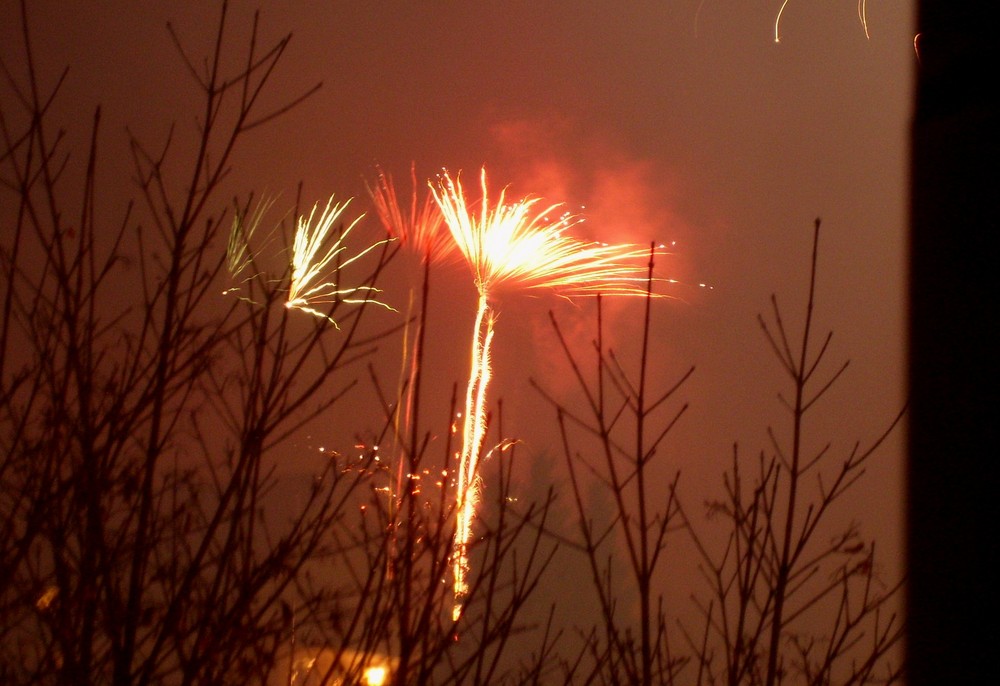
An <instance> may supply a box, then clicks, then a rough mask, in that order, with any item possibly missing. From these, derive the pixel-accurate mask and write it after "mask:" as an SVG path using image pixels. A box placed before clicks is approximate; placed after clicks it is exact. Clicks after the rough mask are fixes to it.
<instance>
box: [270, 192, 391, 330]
mask: <svg viewBox="0 0 1000 686" xmlns="http://www.w3.org/2000/svg"><path fill="white" fill-rule="evenodd" d="M350 202H351V201H350V199H348V200H347V201H345V202H343V203H336V204H335V203H334V202H333V196H331V197H330V199H329V200H328V201H327V203H326V208H324V210H323V212H322V213H321V214H320V216H319V219H318V221H317V222H316V225H315V226H313V218H314V217H315V215H316V209H317V208H318V207H319V205H318V204H316V205H313V208H312V211H311V212H310V213H309V217H308V218H307V217H299V219H298V222H297V225H296V228H295V240H294V242H293V244H292V278H291V285H290V286H289V289H288V301H287V302H286V303H285V307H287V308H289V309H292V308H295V309H299V310H302V311H303V312H308V313H309V314H312V315H315V316H317V317H321V318H323V319H327V320H329V321H330V322H331V323H332V324H333V325H334V326H336V325H337V322H335V321H334V320H333V319H332V318H331V317H330V316H329V315H328V314H326V313H324V312H321V311H320V310H318V309H316V307H317V306H319V305H323V304H332V303H336V302H345V303H373V304H375V305H380V306H382V307H385V308H386V309H390V310H391V309H393V308H391V307H389V306H388V305H386V304H385V303H383V302H379V301H378V300H373V299H372V298H371V294H372V293H378V292H380V291H379V290H378V289H377V288H375V287H374V286H353V287H342V286H341V285H340V284H339V283H338V282H336V281H329V280H324V279H326V278H328V277H327V276H324V275H325V274H327V273H328V272H329V270H330V269H331V266H330V265H331V263H334V266H333V271H335V272H337V273H338V275H339V273H340V272H341V270H343V269H344V268H345V267H348V266H349V265H351V264H352V263H354V262H356V261H357V260H359V259H361V258H362V257H364V256H365V255H366V254H368V253H369V252H370V251H372V250H374V249H375V248H377V247H378V246H380V245H384V244H385V243H386V240H391V239H386V240H381V241H378V242H377V243H374V244H373V245H370V246H368V247H367V248H365V249H364V250H362V251H361V252H359V253H358V254H356V255H354V256H352V257H348V258H346V259H344V258H343V253H344V252H345V251H346V250H347V248H346V247H345V246H344V240H345V239H346V238H347V236H348V234H350V232H351V231H352V230H353V229H354V227H355V226H357V224H358V222H359V221H361V218H362V217H364V215H363V214H362V215H360V216H358V218H357V219H355V220H354V221H353V222H351V223H350V224H349V225H348V226H347V228H346V229H343V230H341V231H337V232H334V231H333V227H334V225H335V224H336V222H337V220H338V219H339V218H340V215H341V214H342V213H343V211H344V209H346V207H347V205H348V204H349V203H350ZM331 233H333V234H334V236H333V237H332V238H331Z"/></svg>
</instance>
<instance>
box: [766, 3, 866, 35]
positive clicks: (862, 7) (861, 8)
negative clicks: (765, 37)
mask: <svg viewBox="0 0 1000 686" xmlns="http://www.w3.org/2000/svg"><path fill="white" fill-rule="evenodd" d="M787 4H788V0H783V2H782V3H781V7H780V8H778V14H777V16H775V18H774V42H775V43H780V42H781V37H780V35H779V32H780V29H779V25H780V24H781V15H782V14H783V13H784V11H785V6H786V5H787ZM858 20H859V21H860V22H861V28H862V29H864V32H865V38H867V39H868V40H871V36H870V35H869V34H868V0H858Z"/></svg>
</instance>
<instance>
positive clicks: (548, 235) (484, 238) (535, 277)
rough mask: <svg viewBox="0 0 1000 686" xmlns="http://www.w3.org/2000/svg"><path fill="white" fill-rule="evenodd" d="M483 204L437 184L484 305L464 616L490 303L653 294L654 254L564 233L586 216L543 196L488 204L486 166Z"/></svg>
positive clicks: (473, 416)
mask: <svg viewBox="0 0 1000 686" xmlns="http://www.w3.org/2000/svg"><path fill="white" fill-rule="evenodd" d="M480 184H481V186H482V200H481V202H480V205H479V208H478V212H474V211H473V210H471V209H470V208H469V205H468V203H467V202H466V198H465V192H464V189H463V188H462V183H461V180H460V179H459V178H458V177H456V178H455V179H454V180H452V178H451V177H450V176H449V175H448V174H447V173H444V174H442V175H441V176H440V177H439V179H438V183H437V185H436V187H435V185H433V184H432V185H431V190H432V192H433V194H434V199H435V201H437V204H438V206H439V207H440V208H441V212H442V214H443V215H444V220H445V223H446V224H447V225H448V228H449V230H450V231H451V235H452V238H454V240H455V244H456V245H457V247H458V249H459V251H460V252H461V253H462V255H464V256H465V259H466V261H467V262H468V263H469V266H470V267H471V268H472V273H473V277H474V279H475V284H476V289H477V291H478V292H479V305H478V309H477V311H476V324H475V330H474V332H473V339H472V359H471V366H470V373H469V384H468V387H467V389H466V396H465V415H464V418H463V419H464V425H463V429H462V452H461V454H460V456H459V464H458V482H457V485H456V490H457V493H456V503H455V509H456V530H455V550H454V553H453V560H452V573H453V576H454V588H455V606H454V609H453V612H452V616H453V619H455V620H457V619H458V618H459V616H460V615H461V612H462V603H463V601H464V598H465V596H466V595H467V594H468V592H469V584H468V580H467V576H468V572H469V559H468V543H469V541H470V540H471V537H472V518H473V515H474V514H475V510H476V503H477V501H478V498H479V479H478V468H479V461H480V455H481V453H482V447H483V440H484V438H485V434H486V392H487V388H488V386H489V382H490V377H491V367H490V347H491V344H492V342H493V335H494V323H495V321H496V315H495V312H494V309H493V307H492V306H491V305H490V298H491V296H492V295H493V294H494V291H495V289H497V288H499V287H501V286H505V285H506V286H518V287H520V288H532V289H535V288H546V289H551V290H554V291H558V292H560V293H562V294H564V295H596V294H598V293H603V294H607V295H643V296H645V295H647V294H648V293H649V289H648V287H647V286H648V277H647V269H648V259H649V258H650V250H649V249H648V248H643V247H640V246H636V245H608V244H605V243H588V242H585V241H581V240H579V239H577V238H573V237H571V236H567V235H565V233H564V232H565V231H566V230H567V229H570V228H572V227H573V226H575V225H576V224H578V223H579V222H580V221H581V219H580V218H579V217H577V216H574V215H570V214H567V213H560V214H559V216H558V218H557V219H554V220H552V219H549V215H550V214H553V213H556V212H557V211H560V210H561V206H560V205H551V206H549V207H547V208H546V209H544V210H542V211H538V210H537V209H536V205H537V203H538V202H539V199H538V198H533V197H526V198H523V199H521V200H518V201H516V202H508V201H507V200H506V189H504V190H501V191H500V195H499V197H498V198H497V200H496V202H495V203H493V204H492V205H491V204H490V202H489V198H488V193H487V183H486V169H485V168H484V169H483V170H482V172H481V174H480Z"/></svg>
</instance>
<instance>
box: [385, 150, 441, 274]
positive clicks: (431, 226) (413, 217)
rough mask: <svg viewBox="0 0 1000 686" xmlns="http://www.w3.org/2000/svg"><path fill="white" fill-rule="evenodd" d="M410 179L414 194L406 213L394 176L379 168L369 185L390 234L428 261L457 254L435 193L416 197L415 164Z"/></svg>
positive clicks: (411, 169)
mask: <svg viewBox="0 0 1000 686" xmlns="http://www.w3.org/2000/svg"><path fill="white" fill-rule="evenodd" d="M410 179H411V183H412V184H413V195H412V196H411V198H410V211H409V213H408V214H404V213H403V210H402V209H401V208H400V205H399V199H398V197H397V195H396V187H395V185H394V184H393V181H392V177H391V176H389V175H388V174H386V173H385V172H383V171H382V170H381V169H379V171H378V179H377V180H376V182H375V186H374V187H372V186H369V187H368V193H369V194H370V195H371V198H372V203H373V204H374V206H375V214H376V215H377V216H378V219H379V221H380V222H382V226H383V227H385V230H386V231H387V232H388V233H389V234H390V235H391V236H393V237H395V238H398V239H399V241H400V242H401V243H403V244H406V245H409V246H410V247H411V248H412V249H413V250H415V251H417V252H418V253H419V254H420V257H421V258H422V259H424V260H425V261H428V262H430V261H438V260H442V259H446V258H448V257H449V256H451V255H454V252H455V243H454V241H452V239H451V236H450V235H449V233H448V228H447V227H446V226H445V223H444V217H443V216H442V215H441V210H440V209H439V208H438V206H437V203H435V202H434V198H433V196H432V195H431V194H430V193H427V194H426V195H424V198H423V201H422V202H421V201H420V199H419V198H418V196H417V188H418V186H417V172H416V167H415V166H411V167H410Z"/></svg>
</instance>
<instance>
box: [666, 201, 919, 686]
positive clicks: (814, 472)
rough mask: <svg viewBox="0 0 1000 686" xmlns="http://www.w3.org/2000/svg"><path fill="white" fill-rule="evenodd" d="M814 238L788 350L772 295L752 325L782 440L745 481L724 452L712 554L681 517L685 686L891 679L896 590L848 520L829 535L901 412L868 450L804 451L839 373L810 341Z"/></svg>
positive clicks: (826, 340)
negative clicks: (766, 365)
mask: <svg viewBox="0 0 1000 686" xmlns="http://www.w3.org/2000/svg"><path fill="white" fill-rule="evenodd" d="M819 234H820V221H819V220H818V219H817V220H816V223H815V227H814V232H813V244H812V260H811V265H810V271H809V289H808V297H807V300H806V308H805V316H804V323H803V325H802V334H801V338H800V342H799V343H798V345H795V344H794V342H793V340H792V333H791V332H790V331H789V328H788V325H787V324H786V323H785V320H784V319H783V318H782V313H781V310H780V308H779V306H778V300H777V297H776V296H772V298H771V303H772V313H771V315H772V316H771V319H770V321H769V320H768V319H766V318H765V317H764V316H763V315H760V316H759V317H758V320H759V322H760V326H761V329H762V331H763V333H764V335H765V337H766V338H767V341H768V343H769V344H770V346H771V349H772V351H773V352H774V354H775V356H776V357H777V359H778V361H779V362H780V364H781V368H782V370H783V371H784V372H785V374H786V376H787V378H788V381H789V383H790V386H791V389H790V390H791V396H790V397H785V395H783V394H780V395H779V399H780V401H781V404H782V405H783V406H784V408H785V409H786V410H787V411H788V413H789V416H790V420H791V421H790V426H789V427H788V429H787V433H783V432H779V431H778V430H775V429H773V428H768V436H769V437H770V440H771V446H770V449H769V450H767V451H761V453H760V454H759V455H758V456H757V458H756V459H755V460H751V461H750V465H749V469H750V472H751V476H750V477H749V478H748V477H747V474H746V472H747V471H748V469H747V460H746V458H745V457H742V456H741V455H740V453H739V450H738V448H737V447H736V446H734V448H733V456H732V466H731V467H730V469H729V471H727V472H726V473H725V474H724V475H723V487H724V494H723V497H722V498H720V499H718V500H712V501H710V502H708V503H707V512H708V516H709V519H711V520H715V521H716V522H718V524H717V525H716V526H718V527H724V528H725V530H727V531H728V533H727V534H726V539H725V545H724V546H723V547H722V548H721V549H719V548H717V546H714V545H713V544H712V543H711V541H710V536H709V534H708V533H707V532H706V531H705V530H703V529H701V528H700V527H698V526H695V525H694V524H693V522H692V521H691V519H690V517H689V515H688V514H687V513H686V512H685V513H684V515H683V516H684V520H685V522H686V524H687V525H688V527H689V531H691V533H692V537H693V540H694V542H695V544H696V546H697V548H698V551H699V553H700V555H701V558H702V564H701V566H700V569H701V571H702V574H703V576H704V578H705V581H706V582H707V586H708V589H709V594H708V597H707V598H706V597H705V596H703V595H701V594H699V593H695V594H693V597H694V598H695V602H696V603H697V604H698V607H699V609H700V611H701V613H702V615H703V616H704V618H705V625H704V630H703V632H699V633H696V634H692V633H688V632H685V636H686V637H687V641H688V645H689V648H690V650H691V651H692V654H693V655H694V656H695V657H696V658H697V663H698V674H697V680H696V683H710V684H714V683H725V684H767V685H768V686H771V685H772V684H776V683H805V684H869V683H894V682H897V681H899V679H900V677H901V665H900V664H899V660H898V651H897V652H896V653H895V654H894V653H893V649H894V647H897V646H898V645H899V644H900V642H901V639H902V621H901V618H900V617H899V615H898V614H897V613H898V610H897V609H896V608H897V607H898V605H899V594H900V589H901V587H902V582H901V581H893V582H889V583H886V582H885V581H884V580H883V579H881V578H880V576H879V574H878V566H877V564H876V558H875V544H874V542H871V541H866V540H865V539H864V538H863V536H862V532H861V525H860V523H859V522H856V521H855V522H851V523H850V524H848V525H847V526H844V527H842V528H838V527H839V525H838V524H836V523H835V522H833V521H831V519H832V517H833V516H835V513H834V510H835V505H836V504H837V503H838V501H840V500H841V499H842V497H843V496H844V494H845V493H847V492H848V491H849V490H850V488H851V487H852V486H853V485H854V484H855V483H857V481H858V479H860V478H861V477H862V476H863V475H864V471H865V467H866V465H867V464H868V463H869V461H870V460H871V458H872V456H873V455H874V453H875V451H876V450H877V449H878V447H879V446H880V445H881V444H882V443H883V442H884V441H885V439H886V438H887V437H888V436H889V435H890V433H891V432H892V431H893V430H894V429H895V428H896V426H897V424H898V423H899V421H900V420H901V419H902V417H903V413H904V412H905V408H904V409H903V410H902V411H901V412H900V413H899V414H898V415H897V416H896V417H895V418H894V419H893V420H892V421H891V422H889V424H888V426H887V428H886V429H885V431H884V432H883V433H882V434H881V435H879V436H878V437H876V438H875V440H874V441H872V442H871V444H870V445H868V446H867V447H863V446H862V445H861V443H860V442H856V443H855V444H854V445H853V446H852V448H851V449H850V450H849V451H848V452H847V454H846V455H845V456H843V457H841V458H838V457H836V455H835V453H834V451H833V450H832V449H831V448H832V444H831V443H829V442H827V443H825V444H824V445H822V447H820V448H819V449H817V450H814V451H812V450H811V449H810V448H809V447H808V446H809V443H808V442H807V440H806V438H807V432H806V428H805V419H806V417H807V415H809V413H810V412H817V411H821V410H820V409H819V407H820V406H817V403H819V401H820V400H822V398H823V396H824V395H825V394H826V393H827V392H828V391H829V390H830V388H831V387H832V386H833V385H834V383H835V382H837V381H838V379H839V378H840V376H841V375H842V373H843V372H844V371H845V370H846V369H847V366H848V363H847V362H846V361H845V362H844V363H842V364H841V365H840V366H839V367H837V368H836V369H834V370H833V371H832V372H827V373H825V374H824V373H823V369H824V367H823V366H822V363H823V362H824V360H825V356H826V354H827V352H828V350H829V345H830V342H831V340H832V337H833V334H832V332H829V333H827V334H826V336H825V337H823V338H822V339H821V340H818V341H817V338H816V335H815V332H814V330H813V309H814V306H815V296H816V277H817V263H818V251H819ZM682 512H684V511H683V509H682ZM894 658H895V661H894Z"/></svg>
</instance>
